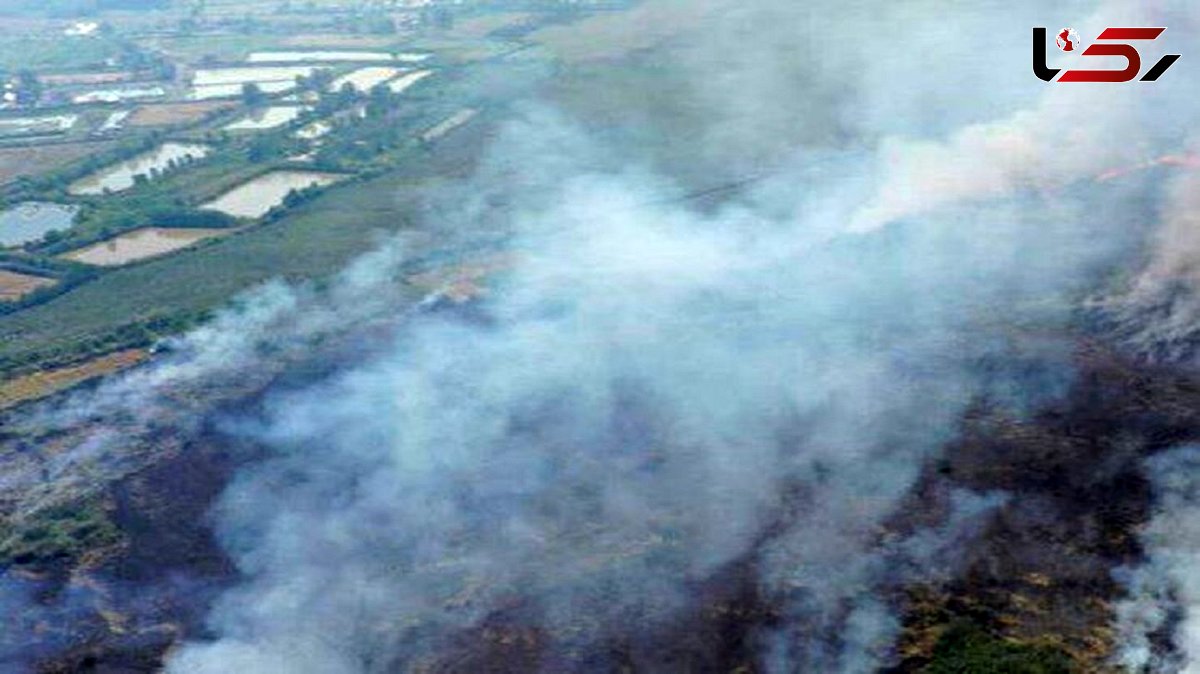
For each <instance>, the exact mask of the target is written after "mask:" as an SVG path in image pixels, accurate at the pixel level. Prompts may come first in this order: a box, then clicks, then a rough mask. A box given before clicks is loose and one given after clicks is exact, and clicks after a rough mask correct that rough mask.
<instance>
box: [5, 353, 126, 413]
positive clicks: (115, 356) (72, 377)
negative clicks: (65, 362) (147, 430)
mask: <svg viewBox="0 0 1200 674" xmlns="http://www.w3.org/2000/svg"><path fill="white" fill-rule="evenodd" d="M149 356H150V354H149V352H148V351H146V350H145V349H127V350H125V351H117V352H115V353H110V354H108V355H106V356H100V357H99V358H95V359H92V360H89V361H87V362H84V363H80V364H79V365H71V366H68V367H60V368H56V369H53V370H44V371H42V372H34V373H33V374H28V375H24V376H22V377H17V378H15V379H10V380H9V381H6V382H4V383H0V408H3V407H12V406H13V405H16V404H18V403H22V402H25V401H28V400H36V399H38V398H44V397H45V396H48V395H50V394H52V393H56V392H58V391H62V390H64V389H68V388H70V387H72V386H76V385H78V384H81V383H83V382H85V381H88V380H89V379H95V378H96V377H102V376H105V375H108V374H112V373H114V372H119V371H121V370H125V369H128V368H131V367H133V366H134V365H137V364H138V363H141V362H142V361H144V360H146V359H147V358H149Z"/></svg>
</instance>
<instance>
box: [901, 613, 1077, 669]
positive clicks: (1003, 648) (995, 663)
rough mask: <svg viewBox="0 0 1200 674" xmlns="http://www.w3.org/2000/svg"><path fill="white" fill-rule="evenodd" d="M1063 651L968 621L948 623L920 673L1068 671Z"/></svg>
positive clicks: (1067, 659) (1068, 666) (1069, 664)
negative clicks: (998, 633) (995, 632)
mask: <svg viewBox="0 0 1200 674" xmlns="http://www.w3.org/2000/svg"><path fill="white" fill-rule="evenodd" d="M1073 671H1075V669H1074V668H1073V667H1072V663H1071V659H1070V657H1068V656H1067V654H1066V653H1064V652H1063V651H1061V650H1060V649H1058V648H1055V647H1053V646H1049V645H1038V644H1023V643H1016V642H1012V641H1009V640H1006V639H1002V638H1000V637H997V636H994V635H992V634H990V633H988V632H986V631H984V630H983V629H982V628H980V627H978V626H976V625H974V624H971V623H966V622H964V623H958V624H955V625H952V626H951V627H950V628H949V629H948V630H947V631H946V633H945V634H943V635H942V637H941V638H940V639H939V640H938V642H937V645H936V646H935V647H934V650H933V657H932V659H931V660H930V662H929V664H928V665H926V666H925V668H923V669H922V670H921V672H922V674H1071V673H1072V672H1073Z"/></svg>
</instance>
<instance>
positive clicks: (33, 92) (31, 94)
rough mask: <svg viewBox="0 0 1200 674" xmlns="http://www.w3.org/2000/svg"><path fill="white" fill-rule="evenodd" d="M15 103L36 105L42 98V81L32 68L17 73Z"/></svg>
mask: <svg viewBox="0 0 1200 674" xmlns="http://www.w3.org/2000/svg"><path fill="white" fill-rule="evenodd" d="M16 94H17V105H37V102H38V101H39V100H41V98H42V83H41V81H39V80H38V78H37V74H35V73H34V72H33V71H32V70H28V69H26V70H21V71H20V72H18V73H17V89H16Z"/></svg>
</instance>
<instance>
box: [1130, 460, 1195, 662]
mask: <svg viewBox="0 0 1200 674" xmlns="http://www.w3.org/2000/svg"><path fill="white" fill-rule="evenodd" d="M1146 472H1147V474H1148V476H1149V477H1150V479H1151V481H1152V482H1153V484H1154V487H1155V492H1156V497H1157V502H1156V504H1155V508H1154V515H1153V517H1152V518H1151V520H1150V522H1149V524H1148V525H1147V526H1146V528H1145V530H1144V531H1143V532H1142V534H1141V538H1142V544H1143V545H1144V546H1145V549H1146V557H1147V558H1146V562H1145V564H1143V565H1142V566H1140V567H1138V568H1136V569H1122V570H1121V571H1120V573H1119V574H1118V577H1119V579H1121V580H1122V581H1123V582H1124V583H1125V585H1126V588H1127V591H1128V593H1129V598H1128V599H1126V600H1125V601H1123V602H1122V603H1121V604H1120V605H1119V606H1118V607H1117V616H1118V630H1119V636H1120V638H1121V644H1122V649H1121V651H1120V653H1119V656H1118V661H1119V664H1120V665H1122V666H1124V667H1126V668H1127V669H1128V670H1129V671H1131V672H1155V673H1157V672H1195V671H1200V583H1197V578H1200V447H1195V446H1185V447H1179V448H1176V449H1173V450H1170V451H1168V452H1164V453H1163V454H1160V455H1158V456H1155V457H1154V458H1152V459H1150V460H1149V461H1147V466H1146ZM1156 634H1157V635H1165V637H1166V638H1165V639H1164V640H1165V641H1169V643H1170V644H1171V646H1172V648H1171V649H1165V648H1163V647H1162V646H1159V647H1157V648H1156V647H1155V644H1154V642H1153V638H1154V636H1155V635H1156Z"/></svg>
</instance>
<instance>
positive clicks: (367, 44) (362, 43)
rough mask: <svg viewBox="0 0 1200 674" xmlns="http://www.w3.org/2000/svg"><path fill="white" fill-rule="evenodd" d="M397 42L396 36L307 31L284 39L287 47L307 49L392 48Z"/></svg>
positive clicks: (284, 44)
mask: <svg viewBox="0 0 1200 674" xmlns="http://www.w3.org/2000/svg"><path fill="white" fill-rule="evenodd" d="M395 44H396V38H395V37H387V36H370V35H339V34H336V33H330V34H326V33H306V34H303V35H293V36H292V37H289V38H287V39H286V40H283V42H282V45H283V46H286V47H303V48H307V49H323V48H330V47H339V48H349V49H385V48H387V49H391V48H393V47H394V46H395Z"/></svg>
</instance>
